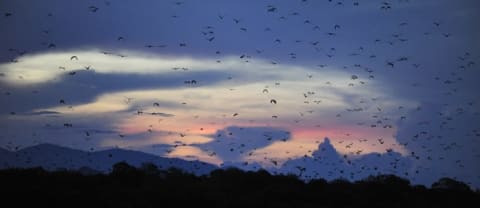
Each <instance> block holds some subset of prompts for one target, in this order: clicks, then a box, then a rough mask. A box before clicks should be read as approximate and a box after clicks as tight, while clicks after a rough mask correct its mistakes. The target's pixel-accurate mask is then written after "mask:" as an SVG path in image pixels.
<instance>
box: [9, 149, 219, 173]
mask: <svg viewBox="0 0 480 208" xmlns="http://www.w3.org/2000/svg"><path fill="white" fill-rule="evenodd" d="M118 162H126V163H128V164H130V165H133V166H137V167H139V166H140V165H142V164H143V163H152V164H154V165H156V166H157V167H158V168H159V169H169V168H177V169H181V170H183V171H186V172H190V173H195V174H198V175H203V174H208V173H210V172H211V171H212V170H214V169H217V168H218V167H217V166H215V165H213V164H209V163H205V162H200V161H187V160H182V159H178V158H163V157H159V156H156V155H152V154H147V153H143V152H138V151H132V150H125V149H108V150H103V151H95V152H86V151H81V150H75V149H71V148H67V147H62V146H57V145H53V144H39V145H36V146H31V147H27V148H24V149H21V150H18V151H8V150H5V149H0V168H1V169H6V168H31V167H42V168H44V169H47V170H58V169H68V170H80V169H81V170H90V171H86V172H93V171H94V170H96V171H100V172H109V171H111V168H112V166H113V164H115V163H118Z"/></svg>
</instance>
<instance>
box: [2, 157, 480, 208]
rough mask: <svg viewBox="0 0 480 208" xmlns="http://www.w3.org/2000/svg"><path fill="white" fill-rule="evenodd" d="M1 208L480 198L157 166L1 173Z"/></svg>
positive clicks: (388, 183) (457, 191)
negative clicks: (199, 173)
mask: <svg viewBox="0 0 480 208" xmlns="http://www.w3.org/2000/svg"><path fill="white" fill-rule="evenodd" d="M0 184H1V192H0V196H1V197H0V198H1V199H2V204H4V205H6V204H10V205H14V206H15V207H17V206H22V205H30V204H32V203H33V205H34V206H35V207H85V208H87V207H187V206H189V207H197V208H198V207H209V208H210V207H479V205H480V193H479V191H478V190H477V191H472V190H470V189H469V187H468V186H466V185H465V184H463V183H461V182H457V181H455V180H452V179H447V178H444V179H441V180H440V181H439V182H437V183H435V184H434V185H432V188H426V187H424V186H411V185H410V183H409V181H408V180H405V179H402V178H399V177H396V176H391V175H381V176H374V177H369V178H367V179H365V180H362V181H357V182H354V183H350V182H348V181H344V180H336V181H332V182H327V181H325V180H314V181H310V182H308V183H305V182H303V181H301V180H299V179H297V178H296V177H295V176H274V175H270V174H269V173H268V172H266V171H258V172H243V171H241V170H237V169H229V170H216V171H214V172H212V173H211V174H210V175H209V176H200V177H198V176H194V175H191V174H187V173H183V172H181V171H179V170H175V169H170V170H168V171H161V170H158V169H157V168H156V167H155V166H153V165H144V166H143V167H141V168H134V167H131V166H129V165H127V164H125V163H119V164H116V165H115V166H114V168H113V171H112V173H110V174H108V175H105V174H94V173H93V172H90V173H89V174H85V171H55V172H47V171H44V170H43V169H41V168H34V169H9V170H0Z"/></svg>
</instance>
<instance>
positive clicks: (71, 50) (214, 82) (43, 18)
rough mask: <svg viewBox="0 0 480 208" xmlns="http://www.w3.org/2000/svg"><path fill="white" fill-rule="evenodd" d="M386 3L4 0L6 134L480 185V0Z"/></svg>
mask: <svg viewBox="0 0 480 208" xmlns="http://www.w3.org/2000/svg"><path fill="white" fill-rule="evenodd" d="M355 2H357V3H358V5H355V4H354V3H355ZM382 2H384V1H380V0H378V1H377V0H372V1H360V0H358V1H350V0H344V1H335V0H334V1H331V2H330V1H327V0H324V1H323V0H322V1H313V0H310V1H300V0H298V1H297V0H291V1H253V0H251V1H219V0H208V1H194V0H188V1H187V0H186V1H146V0H144V1H130V0H123V1H93V0H92V1H76V0H68V1H64V0H63V1H60V0H58V1H54V0H48V1H28V0H22V1H0V12H1V14H2V17H1V18H0V27H1V28H2V32H1V36H0V46H1V48H0V73H1V74H0V75H1V76H0V92H1V95H0V106H1V109H0V131H1V132H2V135H0V145H1V146H2V147H4V148H7V149H15V147H20V148H23V147H27V146H31V145H35V144H39V143H54V144H59V145H63V146H69V147H73V148H77V149H84V150H90V149H106V148H111V147H122V148H128V149H133V150H139V151H144V152H148V153H153V154H156V155H160V156H165V157H178V158H184V159H189V160H190V159H198V160H203V161H207V162H211V163H214V164H218V165H220V164H222V163H224V164H232V165H236V166H240V167H245V168H248V167H250V166H249V165H245V164H246V163H248V164H250V165H252V164H253V165H257V166H262V167H264V168H270V169H272V170H275V171H287V172H288V171H296V169H297V168H295V167H296V166H305V168H306V170H307V172H308V170H312V171H313V170H318V169H319V168H320V169H322V168H321V167H322V166H321V164H317V163H316V161H315V160H314V159H315V155H318V152H319V151H320V150H319V146H322V145H324V146H325V145H326V143H325V142H324V138H325V137H328V138H329V142H328V144H329V145H330V146H332V147H334V148H335V151H333V152H335V154H338V156H339V157H340V158H341V160H342V161H343V162H342V165H340V164H338V165H337V166H335V168H334V169H335V170H333V172H332V175H331V176H332V177H350V176H351V175H345V174H346V173H345V171H342V172H343V173H342V172H339V171H338V170H339V169H342V168H343V169H349V168H350V169H351V171H360V170H357V169H355V168H353V167H350V166H348V165H347V166H343V163H347V164H349V163H348V160H351V161H357V162H358V164H363V163H365V164H368V165H372V164H373V165H374V164H375V163H378V164H380V165H379V166H381V170H382V171H381V172H393V173H396V174H398V175H402V176H404V177H407V178H410V179H411V180H413V181H415V182H418V183H425V184H427V183H430V182H431V181H433V180H435V179H437V178H438V177H442V176H449V177H457V178H459V179H461V180H464V181H466V182H468V183H470V184H472V185H474V186H476V187H479V186H480V165H478V164H480V162H479V159H480V155H479V153H478V151H477V150H478V148H479V147H480V136H479V135H480V126H479V123H480V119H479V116H480V113H479V111H478V109H480V108H479V102H480V98H479V95H478V92H477V91H476V90H477V89H480V84H479V82H478V81H477V77H478V76H479V75H480V72H479V68H478V64H479V62H480V60H479V59H480V55H479V54H480V43H479V40H478V38H477V37H480V29H478V23H477V21H476V20H477V19H479V18H480V17H479V12H478V11H479V8H480V4H479V3H478V2H477V1H474V0H462V1H446V0H439V1H434V0H422V1H400V0H398V1H397V0H392V1H389V6H390V7H391V8H389V9H382V8H381V7H382V6H385V4H384V3H382ZM65 124H72V126H71V127H70V126H69V125H65ZM329 145H327V146H329ZM316 153H317V154H316ZM376 154H377V155H378V154H379V155H381V156H379V157H380V158H383V157H387V158H388V157H394V158H396V160H395V159H394V161H397V162H398V161H403V164H404V165H403V166H401V167H402V168H401V170H391V169H389V168H390V167H389V164H384V163H381V162H379V161H376V160H374V159H371V158H375V157H377V156H375V155H376ZM372 155H373V156H372ZM382 155H383V156H382ZM392 155H393V156H392ZM369 158H370V159H369ZM309 160H312V161H309ZM388 160H389V159H385V160H381V161H388ZM273 161H275V162H273ZM365 161H367V162H365ZM292 164H293V165H292ZM367 169H368V168H367ZM399 169H400V168H399ZM322 170H325V169H322ZM361 171H363V172H362V174H375V173H377V170H373V169H368V170H365V169H361ZM320 172H321V171H320ZM406 173H407V174H406ZM312 174H313V175H314V173H313V172H312ZM325 174H327V175H325ZM357 175H358V174H357ZM359 175H361V174H359ZM320 176H323V177H330V176H329V175H328V173H327V172H323V174H320Z"/></svg>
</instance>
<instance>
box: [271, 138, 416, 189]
mask: <svg viewBox="0 0 480 208" xmlns="http://www.w3.org/2000/svg"><path fill="white" fill-rule="evenodd" d="M411 167H412V164H411V160H410V158H407V157H403V156H402V155H401V154H399V153H397V152H393V151H392V152H387V153H381V154H380V153H369V154H365V155H361V156H354V155H342V154H340V153H339V152H337V150H336V149H335V147H334V146H333V145H332V144H331V142H330V140H329V139H328V138H325V140H324V141H323V142H322V143H320V144H319V146H318V149H317V150H316V151H314V152H313V153H312V156H311V157H309V156H304V157H301V158H298V159H292V160H288V161H286V162H285V163H284V164H283V166H282V167H281V168H280V170H279V171H280V172H283V173H293V174H296V175H300V176H301V177H303V178H305V179H312V178H325V179H327V180H333V179H337V178H345V179H349V180H359V179H363V178H365V177H367V176H369V175H377V174H396V175H399V176H402V177H407V178H410V177H409V175H406V173H407V174H408V173H411V172H412V170H411Z"/></svg>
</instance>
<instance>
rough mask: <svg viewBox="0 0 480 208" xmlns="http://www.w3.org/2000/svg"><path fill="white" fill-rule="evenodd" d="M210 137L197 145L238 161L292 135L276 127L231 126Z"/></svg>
mask: <svg viewBox="0 0 480 208" xmlns="http://www.w3.org/2000/svg"><path fill="white" fill-rule="evenodd" d="M210 137H211V138H212V139H213V140H212V141H210V142H208V143H203V144H196V145H195V146H197V147H199V148H201V149H202V150H203V151H206V152H208V154H212V155H216V156H218V157H219V158H221V159H222V160H224V161H238V160H241V159H242V158H243V157H246V156H249V154H251V153H252V151H255V150H257V149H261V148H263V147H266V146H268V145H270V144H272V143H274V142H285V141H288V140H289V139H290V137H291V135H290V132H289V131H287V130H285V129H281V128H275V127H241V126H229V127H227V128H224V129H221V130H218V131H217V132H216V133H215V134H214V135H210Z"/></svg>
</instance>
